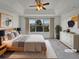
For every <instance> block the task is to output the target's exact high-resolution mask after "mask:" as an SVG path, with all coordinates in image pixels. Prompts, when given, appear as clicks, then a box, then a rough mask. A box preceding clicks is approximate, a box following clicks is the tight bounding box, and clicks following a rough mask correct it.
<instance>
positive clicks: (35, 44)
mask: <svg viewBox="0 0 79 59" xmlns="http://www.w3.org/2000/svg"><path fill="white" fill-rule="evenodd" d="M3 43H5V44H6V45H7V46H8V47H17V48H19V47H22V48H23V49H24V51H42V49H43V50H44V49H46V45H45V40H44V38H43V36H42V35H19V36H18V37H16V38H15V39H12V40H8V41H4V42H3Z"/></svg>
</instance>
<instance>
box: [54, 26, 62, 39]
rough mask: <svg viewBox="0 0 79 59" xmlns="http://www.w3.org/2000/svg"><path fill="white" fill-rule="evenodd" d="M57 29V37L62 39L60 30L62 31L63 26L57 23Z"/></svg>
mask: <svg viewBox="0 0 79 59" xmlns="http://www.w3.org/2000/svg"><path fill="white" fill-rule="evenodd" d="M55 30H56V39H60V31H62V28H61V26H60V25H56V27H55Z"/></svg>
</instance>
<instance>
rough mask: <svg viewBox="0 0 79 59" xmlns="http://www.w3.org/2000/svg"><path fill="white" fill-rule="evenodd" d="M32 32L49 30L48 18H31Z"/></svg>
mask: <svg viewBox="0 0 79 59" xmlns="http://www.w3.org/2000/svg"><path fill="white" fill-rule="evenodd" d="M29 24H30V32H49V20H48V19H38V20H37V19H30V20H29Z"/></svg>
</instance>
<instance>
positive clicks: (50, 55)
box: [9, 40, 57, 59]
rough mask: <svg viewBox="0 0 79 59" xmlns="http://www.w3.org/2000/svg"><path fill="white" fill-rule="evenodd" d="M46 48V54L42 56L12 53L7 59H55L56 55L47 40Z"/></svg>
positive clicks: (38, 54)
mask: <svg viewBox="0 0 79 59" xmlns="http://www.w3.org/2000/svg"><path fill="white" fill-rule="evenodd" d="M45 42H46V46H47V54H46V56H45V55H42V54H40V53H26V52H14V53H13V54H11V55H10V56H9V58H14V59H15V58H26V59H36V58H37V59H38V58H39V59H41V58H42V59H49V58H51V59H57V56H56V53H55V51H54V49H53V48H52V46H51V44H50V42H49V41H48V40H45Z"/></svg>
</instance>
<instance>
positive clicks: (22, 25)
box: [19, 16, 25, 34]
mask: <svg viewBox="0 0 79 59" xmlns="http://www.w3.org/2000/svg"><path fill="white" fill-rule="evenodd" d="M19 27H20V28H21V33H22V34H25V18H24V16H19Z"/></svg>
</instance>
